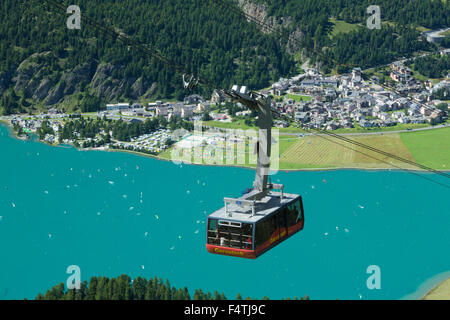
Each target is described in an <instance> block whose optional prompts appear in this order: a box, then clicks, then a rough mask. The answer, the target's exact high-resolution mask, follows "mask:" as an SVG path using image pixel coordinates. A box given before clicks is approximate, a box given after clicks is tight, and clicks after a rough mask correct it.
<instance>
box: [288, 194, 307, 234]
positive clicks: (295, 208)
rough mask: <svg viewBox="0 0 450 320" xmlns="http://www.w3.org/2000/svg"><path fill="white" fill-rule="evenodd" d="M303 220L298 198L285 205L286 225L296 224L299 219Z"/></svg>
mask: <svg viewBox="0 0 450 320" xmlns="http://www.w3.org/2000/svg"><path fill="white" fill-rule="evenodd" d="M301 220H303V212H302V208H301V205H300V199H298V200H297V201H295V202H294V203H291V204H290V205H289V206H288V207H287V223H288V227H291V226H293V225H295V224H297V223H298V222H299V221H301Z"/></svg>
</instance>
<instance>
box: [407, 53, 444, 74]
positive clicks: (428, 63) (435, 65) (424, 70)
mask: <svg viewBox="0 0 450 320" xmlns="http://www.w3.org/2000/svg"><path fill="white" fill-rule="evenodd" d="M414 69H415V70H417V71H419V73H421V74H423V75H424V76H427V77H429V78H442V77H445V76H446V75H447V74H448V73H449V72H450V57H449V56H448V55H443V56H441V55H439V54H437V55H432V56H426V57H420V58H417V59H415V60H414Z"/></svg>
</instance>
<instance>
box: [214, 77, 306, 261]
mask: <svg viewBox="0 0 450 320" xmlns="http://www.w3.org/2000/svg"><path fill="white" fill-rule="evenodd" d="M223 93H224V94H225V95H227V96H229V97H231V98H232V99H235V100H237V101H239V102H240V103H242V104H243V105H245V106H247V107H248V108H249V109H253V110H257V111H258V127H259V137H258V143H257V145H256V150H255V152H256V153H257V163H256V176H255V180H254V182H253V187H254V188H253V189H251V190H248V191H246V192H244V194H243V195H242V196H241V197H240V198H237V199H233V198H224V202H225V207H223V208H221V209H219V210H217V211H216V212H214V213H213V214H211V215H209V216H208V223H207V230H206V249H207V250H208V252H211V253H215V254H222V255H229V256H235V257H242V258H250V259H255V258H256V257H258V256H260V255H261V254H263V253H264V252H266V251H267V250H269V249H271V248H272V247H274V246H276V245H277V244H279V243H280V242H282V241H284V240H286V239H287V238H288V237H290V236H292V235H293V234H295V233H296V232H298V231H300V230H302V229H303V225H304V214H303V203H302V197H301V196H300V195H298V194H284V193H283V189H284V186H283V185H282V184H273V183H270V182H268V176H269V171H270V150H271V142H272V135H271V128H272V111H274V110H272V108H271V104H272V103H271V97H270V96H264V95H262V94H260V93H257V92H250V93H248V92H247V91H246V88H245V87H242V88H241V90H239V91H238V87H237V86H233V89H231V90H223ZM274 189H275V190H280V192H275V191H273V190H274Z"/></svg>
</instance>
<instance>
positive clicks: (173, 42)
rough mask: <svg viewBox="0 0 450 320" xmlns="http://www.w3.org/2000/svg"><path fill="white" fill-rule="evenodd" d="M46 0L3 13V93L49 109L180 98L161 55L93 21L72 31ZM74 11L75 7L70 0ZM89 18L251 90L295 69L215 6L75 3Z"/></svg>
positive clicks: (189, 0)
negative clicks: (95, 100)
mask: <svg viewBox="0 0 450 320" xmlns="http://www.w3.org/2000/svg"><path fill="white" fill-rule="evenodd" d="M45 2H46V1H37V0H4V1H2V3H1V7H0V18H1V20H2V23H1V25H0V28H1V29H0V33H1V34H2V35H4V37H2V39H1V40H0V61H1V62H0V95H2V94H3V93H5V92H6V94H7V95H9V96H11V95H14V94H12V93H11V92H10V90H7V89H8V88H13V89H14V91H15V95H16V96H17V97H19V99H20V97H23V98H25V99H22V100H18V101H16V104H15V105H14V106H15V107H16V108H10V109H12V110H14V109H19V110H20V109H21V108H22V107H26V106H23V105H22V102H24V103H25V105H26V104H27V102H31V101H37V102H41V103H42V104H44V105H47V106H50V105H54V104H56V103H60V102H65V103H66V104H71V103H72V104H74V103H75V104H77V105H79V106H80V105H82V104H83V100H84V99H85V98H86V97H87V96H88V94H91V95H94V96H97V97H100V98H101V100H103V101H111V102H113V101H116V100H118V99H120V98H128V99H137V98H139V97H144V98H147V99H149V98H152V99H157V98H181V97H182V96H183V95H184V94H185V92H184V91H183V90H182V81H181V75H180V74H177V73H174V71H173V70H172V69H171V68H170V67H168V66H166V65H164V64H161V63H160V62H159V61H158V60H156V59H155V58H151V57H150V58H149V57H148V56H146V55H145V54H143V53H140V52H137V51H135V50H133V49H131V48H128V47H126V46H124V45H123V44H122V43H121V42H119V41H114V40H112V39H111V38H108V37H106V36H105V35H104V34H102V33H101V32H98V31H96V30H94V29H93V28H92V27H90V26H88V25H82V28H81V30H68V29H67V28H66V19H67V17H68V16H69V15H59V14H58V13H56V12H57V11H55V9H52V8H51V7H49V6H46V5H45ZM64 3H65V4H67V5H69V4H71V3H72V2H71V1H64ZM77 3H78V5H79V6H80V8H81V11H82V16H83V15H86V16H88V17H90V18H92V19H95V20H96V21H98V22H99V23H101V24H103V25H106V26H111V27H114V28H115V29H116V30H117V31H119V32H123V33H125V34H127V35H129V36H130V37H132V38H133V39H135V40H137V41H138V42H140V43H142V44H147V45H148V46H150V47H152V48H156V49H157V50H159V51H160V52H161V53H162V54H163V55H164V56H166V57H169V59H171V60H173V61H174V62H175V63H177V64H182V65H185V66H186V67H187V68H188V69H190V70H191V71H195V72H196V73H199V74H200V75H201V76H203V77H205V78H207V79H209V80H210V81H213V82H214V83H215V84H217V86H221V87H229V86H230V85H231V84H232V82H233V81H237V82H240V83H245V84H247V85H248V86H249V87H252V88H261V87H264V86H267V85H268V84H269V81H273V80H275V79H277V78H278V77H279V76H281V75H286V74H289V73H291V72H292V71H293V66H294V63H293V61H292V59H291V58H290V57H289V56H288V55H287V54H286V53H284V49H283V48H282V46H281V45H280V43H279V41H278V40H277V39H275V38H274V37H272V36H269V35H264V34H263V33H261V32H260V31H259V29H258V28H257V27H256V26H255V25H254V24H250V23H248V22H247V21H246V20H245V19H244V18H243V17H241V16H239V15H236V14H230V13H229V12H227V10H226V9H224V8H221V7H220V6H217V5H215V4H214V2H213V1H202V0H153V1H143V0H127V1H120V0H113V1H111V0H98V1H87V0H80V1H77Z"/></svg>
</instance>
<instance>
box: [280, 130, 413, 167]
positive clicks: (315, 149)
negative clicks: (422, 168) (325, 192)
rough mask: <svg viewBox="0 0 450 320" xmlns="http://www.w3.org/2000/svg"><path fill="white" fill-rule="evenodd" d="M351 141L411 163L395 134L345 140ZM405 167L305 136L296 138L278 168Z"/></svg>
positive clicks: (335, 142)
mask: <svg viewBox="0 0 450 320" xmlns="http://www.w3.org/2000/svg"><path fill="white" fill-rule="evenodd" d="M347 138H349V139H351V140H353V141H357V142H360V143H363V144H365V145H368V146H371V147H374V148H377V149H380V150H383V151H385V152H389V153H393V154H395V155H397V156H399V157H402V158H405V159H408V160H414V159H413V157H412V155H411V153H410V152H409V150H408V149H407V148H406V147H405V146H404V144H403V143H402V141H401V139H400V137H399V135H398V134H385V135H376V136H354V137H347ZM391 163H392V164H393V165H395V166H401V167H405V168H411V166H406V165H405V164H403V163H402V162H400V161H399V160H394V159H390V158H389V157H387V156H384V155H380V154H378V153H376V152H373V151H370V150H366V149H365V148H362V147H358V146H354V145H352V144H350V143H347V142H344V141H341V140H339V139H336V138H331V137H328V136H327V137H324V136H305V137H303V138H298V139H297V140H296V141H295V142H294V143H292V145H291V146H289V147H287V148H286V150H285V151H284V152H283V154H282V155H281V157H280V167H281V168H285V169H303V168H390V167H393V166H391V165H390V164H391Z"/></svg>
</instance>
